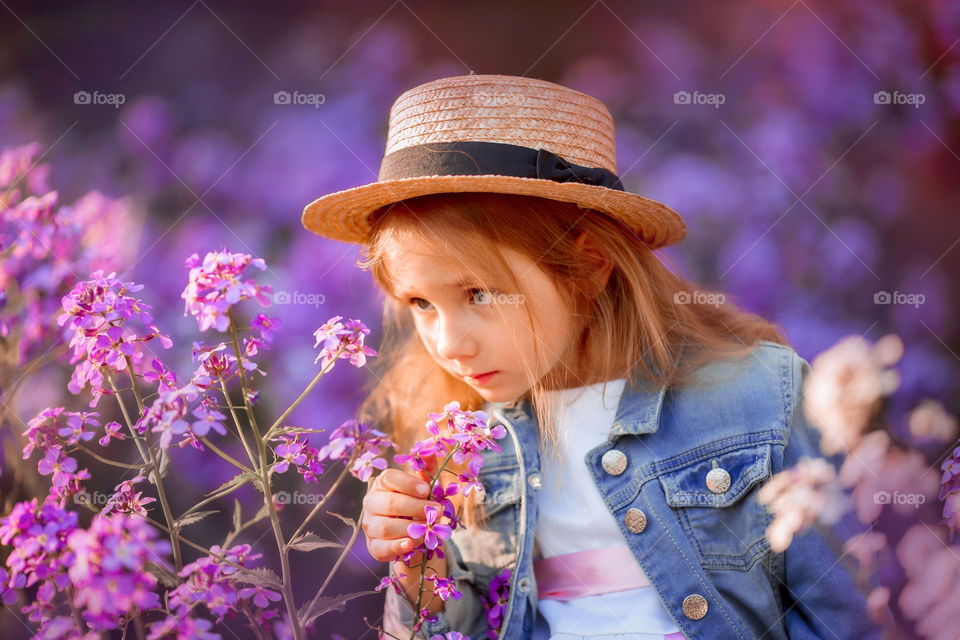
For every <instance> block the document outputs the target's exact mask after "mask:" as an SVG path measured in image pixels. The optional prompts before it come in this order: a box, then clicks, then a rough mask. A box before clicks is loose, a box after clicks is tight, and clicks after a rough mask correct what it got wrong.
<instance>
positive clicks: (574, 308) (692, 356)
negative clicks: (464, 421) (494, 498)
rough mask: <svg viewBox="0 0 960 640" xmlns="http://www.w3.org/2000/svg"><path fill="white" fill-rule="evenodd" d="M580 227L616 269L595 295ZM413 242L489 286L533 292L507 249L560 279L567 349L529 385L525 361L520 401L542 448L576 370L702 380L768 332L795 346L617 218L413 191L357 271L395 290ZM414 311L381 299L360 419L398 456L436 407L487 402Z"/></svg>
mask: <svg viewBox="0 0 960 640" xmlns="http://www.w3.org/2000/svg"><path fill="white" fill-rule="evenodd" d="M582 233H586V234H587V235H588V236H589V237H590V238H591V239H592V240H593V241H594V242H595V246H597V247H599V248H600V250H601V251H602V254H603V256H602V257H603V259H605V260H606V261H609V263H610V264H611V265H612V267H610V271H609V273H610V275H609V277H608V278H607V280H606V283H605V286H604V287H603V288H602V290H599V291H591V289H592V288H593V282H594V280H591V275H592V274H594V273H595V272H596V266H597V265H596V259H595V257H589V256H586V255H585V254H584V251H583V249H582V247H581V246H580V245H578V244H576V240H577V238H578V237H579V236H580V235H581V234H582ZM409 241H417V242H419V243H423V242H426V243H428V246H431V247H435V248H436V251H437V252H438V255H443V256H449V258H450V261H451V268H452V269H456V268H459V269H462V270H464V271H466V272H469V273H470V274H471V275H473V276H474V278H475V279H477V280H478V281H480V282H483V281H484V280H485V279H486V278H491V277H498V278H500V279H501V281H503V279H504V278H505V279H506V281H508V282H512V285H513V287H514V288H515V289H514V291H516V292H517V293H519V294H520V295H521V296H524V297H521V298H519V299H521V300H523V299H526V300H530V297H529V295H527V292H526V290H525V287H524V282H523V280H522V277H518V276H520V275H521V274H515V273H513V272H512V271H511V269H510V267H509V264H508V262H507V261H506V259H505V256H504V253H503V251H502V249H504V248H508V249H512V250H514V251H516V252H520V253H521V254H523V255H526V256H528V257H529V258H530V259H531V260H532V261H533V262H534V263H535V264H536V265H537V266H538V267H539V268H540V269H542V270H543V272H544V273H546V274H547V275H548V276H549V278H551V280H552V281H553V283H554V284H555V285H556V288H557V290H558V292H559V294H560V296H561V298H562V299H563V301H564V302H565V303H566V305H567V308H568V309H569V310H570V312H571V314H572V316H573V318H574V322H573V325H574V332H575V335H573V336H570V338H571V339H570V341H569V342H570V344H571V345H572V347H571V351H570V353H567V354H562V357H561V359H560V362H559V363H558V365H557V366H556V367H554V368H553V369H551V370H550V371H549V372H547V373H546V374H544V375H542V376H541V377H540V379H534V378H535V377H536V376H535V375H534V374H533V369H532V367H533V363H529V366H528V367H527V369H528V374H529V377H528V379H530V380H531V387H530V390H529V391H528V392H527V393H526V394H525V395H524V396H523V398H529V399H530V401H531V405H532V407H533V409H534V413H535V416H536V421H537V424H538V426H539V429H540V442H541V451H542V452H543V453H545V454H551V455H554V456H555V457H558V456H559V451H560V447H559V446H558V436H559V435H560V433H559V429H558V427H557V417H558V415H557V413H556V411H557V408H556V407H555V403H553V402H551V401H550V396H549V395H548V392H549V391H551V390H555V389H561V388H565V387H566V386H571V385H569V384H568V383H569V381H570V380H571V375H575V378H573V379H575V380H577V384H576V385H572V386H579V385H587V384H593V383H600V382H605V381H608V380H613V379H618V378H626V379H627V384H629V385H632V386H639V387H643V388H649V389H659V388H660V387H662V386H664V385H670V386H684V385H688V384H695V383H698V380H697V379H696V376H695V374H696V373H697V371H698V370H699V369H700V368H701V367H702V366H703V365H705V364H707V363H709V362H712V361H716V360H721V359H730V358H737V357H742V356H745V355H747V354H748V353H749V352H750V351H751V350H752V349H753V348H754V347H755V345H756V343H757V341H759V340H767V341H771V342H776V343H779V344H789V342H788V341H787V339H786V338H785V337H784V335H783V334H782V333H781V331H780V329H779V328H778V327H777V326H776V325H774V324H772V323H771V322H769V321H768V320H766V319H764V318H762V317H761V316H759V315H756V314H753V313H749V312H747V311H744V310H742V309H740V308H738V307H737V306H736V305H734V304H733V303H732V302H728V301H727V300H726V297H725V296H724V295H723V294H722V293H720V292H717V291H709V290H705V289H704V288H702V287H698V286H695V285H694V284H693V283H691V282H690V281H689V280H687V279H685V278H683V277H681V276H679V275H677V274H676V273H675V271H677V269H676V268H675V266H674V265H673V264H672V263H670V267H671V268H668V267H667V265H666V264H664V262H663V260H668V258H667V257H666V256H660V255H655V254H654V252H653V251H652V250H651V249H650V247H649V245H647V244H645V243H644V242H643V241H642V240H641V239H640V238H639V237H638V236H637V235H636V234H635V233H633V232H632V231H631V230H630V229H629V228H628V227H626V225H624V224H623V223H621V222H620V221H618V220H616V219H615V218H613V217H611V216H608V215H606V214H604V213H601V212H599V211H595V210H592V209H582V208H580V207H578V206H577V205H576V204H572V203H565V202H559V201H555V200H549V199H545V198H539V197H534V196H519V195H512V194H497V193H472V192H471V193H442V194H433V195H427V196H420V197H417V198H411V199H408V200H404V201H402V202H399V203H395V204H393V205H389V206H387V207H384V208H381V209H380V210H378V211H377V212H375V213H374V216H373V217H372V229H371V232H370V235H369V237H368V242H367V244H366V245H365V247H364V249H363V254H364V255H362V256H361V258H360V259H358V261H357V266H359V267H360V268H361V269H365V270H366V269H369V270H370V271H371V274H372V277H373V279H374V282H375V283H376V284H377V286H378V287H379V288H380V289H381V290H382V291H383V292H390V291H391V276H390V272H389V263H388V256H389V251H390V248H391V247H395V246H397V245H398V244H399V245H400V246H402V245H403V244H404V242H409ZM671 269H672V270H671ZM491 274H493V276H491ZM495 306H496V305H495ZM523 307H524V309H525V310H526V315H527V318H528V320H529V325H528V329H529V331H530V332H531V333H532V334H533V335H534V336H536V335H537V331H538V328H540V327H544V326H546V323H548V322H549V321H550V319H549V318H541V317H538V316H537V305H536V304H524V305H523ZM410 313H411V312H410V310H409V309H408V308H406V307H405V305H403V304H402V303H401V302H400V301H399V300H397V299H396V298H394V297H392V296H390V295H387V296H385V298H384V315H383V339H382V342H381V343H380V345H379V348H380V357H378V358H377V359H376V361H374V363H373V364H372V365H371V374H372V380H371V386H370V393H369V395H368V396H367V398H366V400H365V401H364V402H363V404H362V405H361V407H360V416H361V418H362V419H365V420H369V421H372V422H375V423H377V424H379V425H380V428H381V429H382V430H385V431H387V432H388V433H389V434H391V435H392V437H393V438H394V440H395V441H396V442H397V444H398V446H399V447H400V449H401V450H406V449H407V448H409V446H410V445H411V444H412V443H413V442H414V441H416V440H420V439H423V438H424V437H425V436H426V432H425V429H424V426H425V423H426V420H427V413H428V412H439V411H441V410H442V408H443V406H444V405H446V404H447V403H448V402H450V401H452V400H457V401H459V402H460V405H461V407H462V408H463V409H468V410H477V409H480V408H482V407H483V406H484V404H485V401H484V399H483V398H482V397H481V396H480V394H479V393H477V392H476V391H475V390H474V389H473V388H471V387H470V386H469V385H467V384H466V383H465V382H464V381H462V380H461V379H459V378H456V377H454V376H452V375H450V374H449V373H448V372H447V371H446V370H445V369H443V368H442V367H440V365H438V364H437V363H436V362H435V361H434V360H433V358H432V357H431V356H430V354H429V353H428V352H427V350H426V348H425V347H424V345H423V343H422V341H421V339H420V337H419V335H418V334H417V333H416V331H415V329H414V326H413V321H412V318H411V316H410ZM573 372H575V373H573ZM604 389H605V387H604ZM521 399H522V398H521ZM518 400H519V399H518ZM464 506H465V509H464V516H465V522H466V523H468V524H470V523H479V522H480V521H481V520H482V518H483V509H482V508H481V507H480V503H477V502H475V501H473V500H466V501H464Z"/></svg>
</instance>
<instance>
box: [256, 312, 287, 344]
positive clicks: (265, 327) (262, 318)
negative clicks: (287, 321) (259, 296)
mask: <svg viewBox="0 0 960 640" xmlns="http://www.w3.org/2000/svg"><path fill="white" fill-rule="evenodd" d="M250 327H251V328H252V329H255V330H257V331H259V332H260V339H261V340H262V341H263V344H270V343H271V342H273V332H274V331H276V330H277V329H280V328H282V327H283V322H282V321H281V320H280V318H268V317H267V315H266V314H264V313H258V314H257V315H256V316H255V317H254V318H253V320H251V321H250Z"/></svg>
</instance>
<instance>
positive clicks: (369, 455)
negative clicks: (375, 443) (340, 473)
mask: <svg viewBox="0 0 960 640" xmlns="http://www.w3.org/2000/svg"><path fill="white" fill-rule="evenodd" d="M386 468H387V461H386V460H384V459H383V458H379V457H377V454H375V453H374V452H373V451H365V452H363V453H362V454H361V455H360V457H359V458H357V459H356V461H354V463H353V466H352V467H350V473H352V474H353V475H354V476H356V477H357V478H358V479H359V480H360V481H361V482H366V481H367V480H369V479H370V475H371V474H372V473H373V470H374V469H380V470H381V471H382V470H383V469H386Z"/></svg>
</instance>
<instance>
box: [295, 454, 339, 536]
mask: <svg viewBox="0 0 960 640" xmlns="http://www.w3.org/2000/svg"><path fill="white" fill-rule="evenodd" d="M349 470H350V468H349V467H348V466H346V465H345V466H344V467H343V471H341V472H340V475H339V476H337V479H336V480H334V482H333V484H332V485H331V486H330V489H328V490H327V492H326V493H325V494H323V497H322V498H321V499H320V500H319V501H317V504H316V505H315V506H314V507H313V510H312V511H311V512H310V515H308V516H307V517H306V518H305V519H304V521H303V522H301V523H300V526H299V527H297V530H296V531H294V532H293V535H292V536H290V539H291V540H296V539H297V536H299V535H300V534H301V533H302V532H303V530H304V528H305V527H306V526H307V524H308V523H309V522H310V520H312V519H313V516H315V515H317V512H318V511H320V507H322V506H323V505H325V504H327V501H328V500H329V499H330V495H331V494H332V493H333V492H334V491H335V490H336V489H337V486H338V485H339V484H340V482H341V481H342V480H343V479H344V478H345V477H346V475H347V472H348V471H349Z"/></svg>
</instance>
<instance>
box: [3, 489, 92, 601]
mask: <svg viewBox="0 0 960 640" xmlns="http://www.w3.org/2000/svg"><path fill="white" fill-rule="evenodd" d="M76 527H77V514H76V513H75V512H72V511H65V510H64V509H63V507H61V506H60V505H58V504H57V503H56V501H54V500H52V499H47V500H45V501H44V502H43V503H42V504H38V502H37V499H36V498H34V499H33V500H30V501H28V502H18V503H17V504H16V505H14V507H13V509H12V510H11V512H10V515H9V516H7V517H5V518H3V519H2V520H0V542H2V543H3V544H5V545H10V546H11V547H12V549H11V551H10V555H9V557H8V558H7V567H8V568H9V569H10V576H9V583H8V585H9V586H11V587H21V586H25V587H30V586H32V585H34V584H36V583H37V582H44V581H47V580H52V579H54V578H55V579H56V583H57V587H58V588H62V587H64V586H66V585H65V581H64V580H63V578H62V575H63V573H64V570H65V569H66V565H65V563H64V557H63V552H64V551H65V550H66V548H67V537H68V536H69V535H70V533H71V532H73V530H74V529H76ZM38 595H41V594H38ZM51 595H52V594H51Z"/></svg>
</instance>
